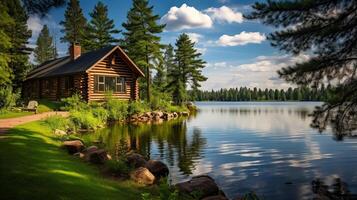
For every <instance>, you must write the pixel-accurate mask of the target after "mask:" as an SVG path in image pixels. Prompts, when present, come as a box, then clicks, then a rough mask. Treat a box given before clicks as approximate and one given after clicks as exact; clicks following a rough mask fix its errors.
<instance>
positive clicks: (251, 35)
mask: <svg viewBox="0 0 357 200" xmlns="http://www.w3.org/2000/svg"><path fill="white" fill-rule="evenodd" d="M265 39H266V37H265V35H264V34H261V33H259V32H245V31H243V32H241V33H239V34H236V35H233V36H230V35H222V36H221V37H220V38H219V40H218V42H217V43H218V44H219V45H221V46H238V45H246V44H248V43H255V44H260V43H261V42H263V41H264V40H265Z"/></svg>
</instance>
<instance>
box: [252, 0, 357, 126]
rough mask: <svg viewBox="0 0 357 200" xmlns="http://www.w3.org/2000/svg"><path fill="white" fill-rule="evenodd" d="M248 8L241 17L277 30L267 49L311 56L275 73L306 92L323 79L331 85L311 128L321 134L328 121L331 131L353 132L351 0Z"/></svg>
mask: <svg viewBox="0 0 357 200" xmlns="http://www.w3.org/2000/svg"><path fill="white" fill-rule="evenodd" d="M253 8H254V10H255V11H254V12H252V13H251V14H250V15H249V16H246V17H248V18H250V19H260V20H261V21H262V22H263V23H265V24H268V25H273V26H275V27H279V31H276V32H274V33H272V34H271V35H270V36H269V39H270V40H271V42H272V45H273V46H277V47H279V48H280V49H281V50H284V51H286V52H289V53H293V54H299V53H305V52H311V53H312V54H311V55H312V56H311V58H310V59H309V60H308V61H305V62H302V63H297V64H295V65H294V66H290V67H287V68H284V69H282V70H280V71H279V75H280V76H281V77H283V78H285V79H286V80H287V81H290V82H293V83H296V84H299V85H309V86H312V87H321V85H322V84H323V83H324V82H325V81H326V80H327V81H328V82H329V84H330V85H331V86H332V90H333V91H334V95H333V96H334V98H330V99H329V100H328V101H327V102H326V104H325V105H323V106H322V107H320V108H318V109H317V110H316V112H315V113H314V115H315V119H314V121H313V126H315V127H317V128H319V129H320V130H323V129H325V128H326V125H327V124H328V123H326V122H328V121H329V122H331V123H332V125H333V127H334V129H335V130H336V131H337V132H344V131H347V132H350V131H352V130H355V129H357V125H356V123H354V122H356V121H357V114H356V113H357V64H356V63H357V57H356V54H357V48H356V38H357V25H356V24H357V14H356V13H357V12H356V10H357V1H355V0H352V1H351V0H340V1H335V0H315V1H306V0H295V1H267V3H255V5H254V6H253ZM336 111H338V112H336Z"/></svg>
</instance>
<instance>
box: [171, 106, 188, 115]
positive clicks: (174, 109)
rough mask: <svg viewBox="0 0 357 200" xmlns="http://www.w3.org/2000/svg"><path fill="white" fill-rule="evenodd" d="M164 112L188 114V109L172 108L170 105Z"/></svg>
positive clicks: (181, 107) (184, 107)
mask: <svg viewBox="0 0 357 200" xmlns="http://www.w3.org/2000/svg"><path fill="white" fill-rule="evenodd" d="M165 111H166V112H170V113H172V112H188V111H189V110H188V108H187V107H186V106H174V105H170V106H168V107H166V108H165Z"/></svg>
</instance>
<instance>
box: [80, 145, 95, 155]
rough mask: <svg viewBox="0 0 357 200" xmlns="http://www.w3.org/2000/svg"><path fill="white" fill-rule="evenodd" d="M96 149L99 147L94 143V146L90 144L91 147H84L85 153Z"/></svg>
mask: <svg viewBox="0 0 357 200" xmlns="http://www.w3.org/2000/svg"><path fill="white" fill-rule="evenodd" d="M96 150H98V147H97V146H94V145H93V146H90V147H87V148H86V149H84V150H83V153H90V152H93V151H96Z"/></svg>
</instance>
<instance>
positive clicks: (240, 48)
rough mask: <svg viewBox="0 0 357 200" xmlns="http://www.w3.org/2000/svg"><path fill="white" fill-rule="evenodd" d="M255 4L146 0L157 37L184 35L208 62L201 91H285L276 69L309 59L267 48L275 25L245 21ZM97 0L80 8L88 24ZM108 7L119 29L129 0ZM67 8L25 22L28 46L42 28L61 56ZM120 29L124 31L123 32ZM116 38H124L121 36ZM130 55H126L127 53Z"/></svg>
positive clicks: (246, 0)
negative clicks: (162, 25) (159, 25)
mask: <svg viewBox="0 0 357 200" xmlns="http://www.w3.org/2000/svg"><path fill="white" fill-rule="evenodd" d="M256 1H259V0H149V4H150V5H152V6H153V7H154V13H155V14H158V15H159V16H160V17H161V19H160V21H159V23H165V24H166V28H165V30H164V32H163V33H161V34H160V36H161V40H162V43H163V44H172V45H174V44H175V42H176V39H177V37H178V36H179V35H180V34H181V33H187V34H188V35H189V36H190V38H191V40H192V41H194V42H195V43H196V44H195V47H196V48H197V50H198V51H199V52H201V53H202V58H203V59H204V60H205V61H206V62H207V64H206V67H205V68H204V70H203V74H204V75H205V76H206V77H208V80H207V81H205V82H204V83H202V89H203V90H211V89H214V90H217V89H220V88H235V87H249V88H253V87H258V88H273V89H275V88H278V89H286V88H287V87H290V86H292V85H290V84H288V83H286V82H285V81H284V80H282V79H280V78H279V77H278V75H277V73H276V71H277V70H278V69H280V68H282V67H286V66H289V65H292V64H294V63H295V62H301V61H304V60H306V59H308V55H298V56H291V55H288V54H286V53H285V52H282V51H279V49H277V48H274V47H271V45H270V42H269V41H268V40H267V36H268V35H269V34H270V33H271V32H274V31H275V29H274V27H270V26H266V25H264V24H262V23H261V22H259V21H250V20H247V19H244V18H243V14H247V13H249V12H251V11H252V8H251V5H252V4H253V3H254V2H256ZM97 2H98V1H97V0H81V1H80V4H81V8H82V9H83V13H84V14H85V16H86V18H87V20H89V19H90V16H89V13H90V12H91V11H92V10H93V8H94V6H95V4H96V3H97ZM102 2H103V3H104V4H106V5H107V6H108V12H109V18H110V19H113V20H114V22H115V25H116V28H117V29H119V30H123V27H122V23H123V22H125V21H126V15H127V12H128V10H129V9H130V8H131V4H132V2H131V0H102ZM65 8H66V6H63V7H61V8H56V9H53V10H51V11H50V12H49V13H48V15H47V16H46V17H44V18H40V17H38V16H30V18H29V20H28V22H27V24H28V26H29V28H30V29H31V30H32V32H33V36H32V38H31V39H30V46H32V47H35V43H36V38H37V37H38V34H39V32H40V31H41V29H42V26H43V25H44V24H47V25H48V26H49V29H50V31H51V33H52V35H54V37H55V39H56V45H57V48H58V53H59V56H60V57H61V56H65V55H66V53H67V49H68V44H66V43H61V42H60V37H62V36H63V34H62V33H61V29H62V27H61V26H60V25H59V22H60V21H62V20H63V19H64V12H65ZM123 31H124V30H123ZM116 37H118V38H120V37H122V36H121V34H118V35H116ZM129 57H130V55H129Z"/></svg>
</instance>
